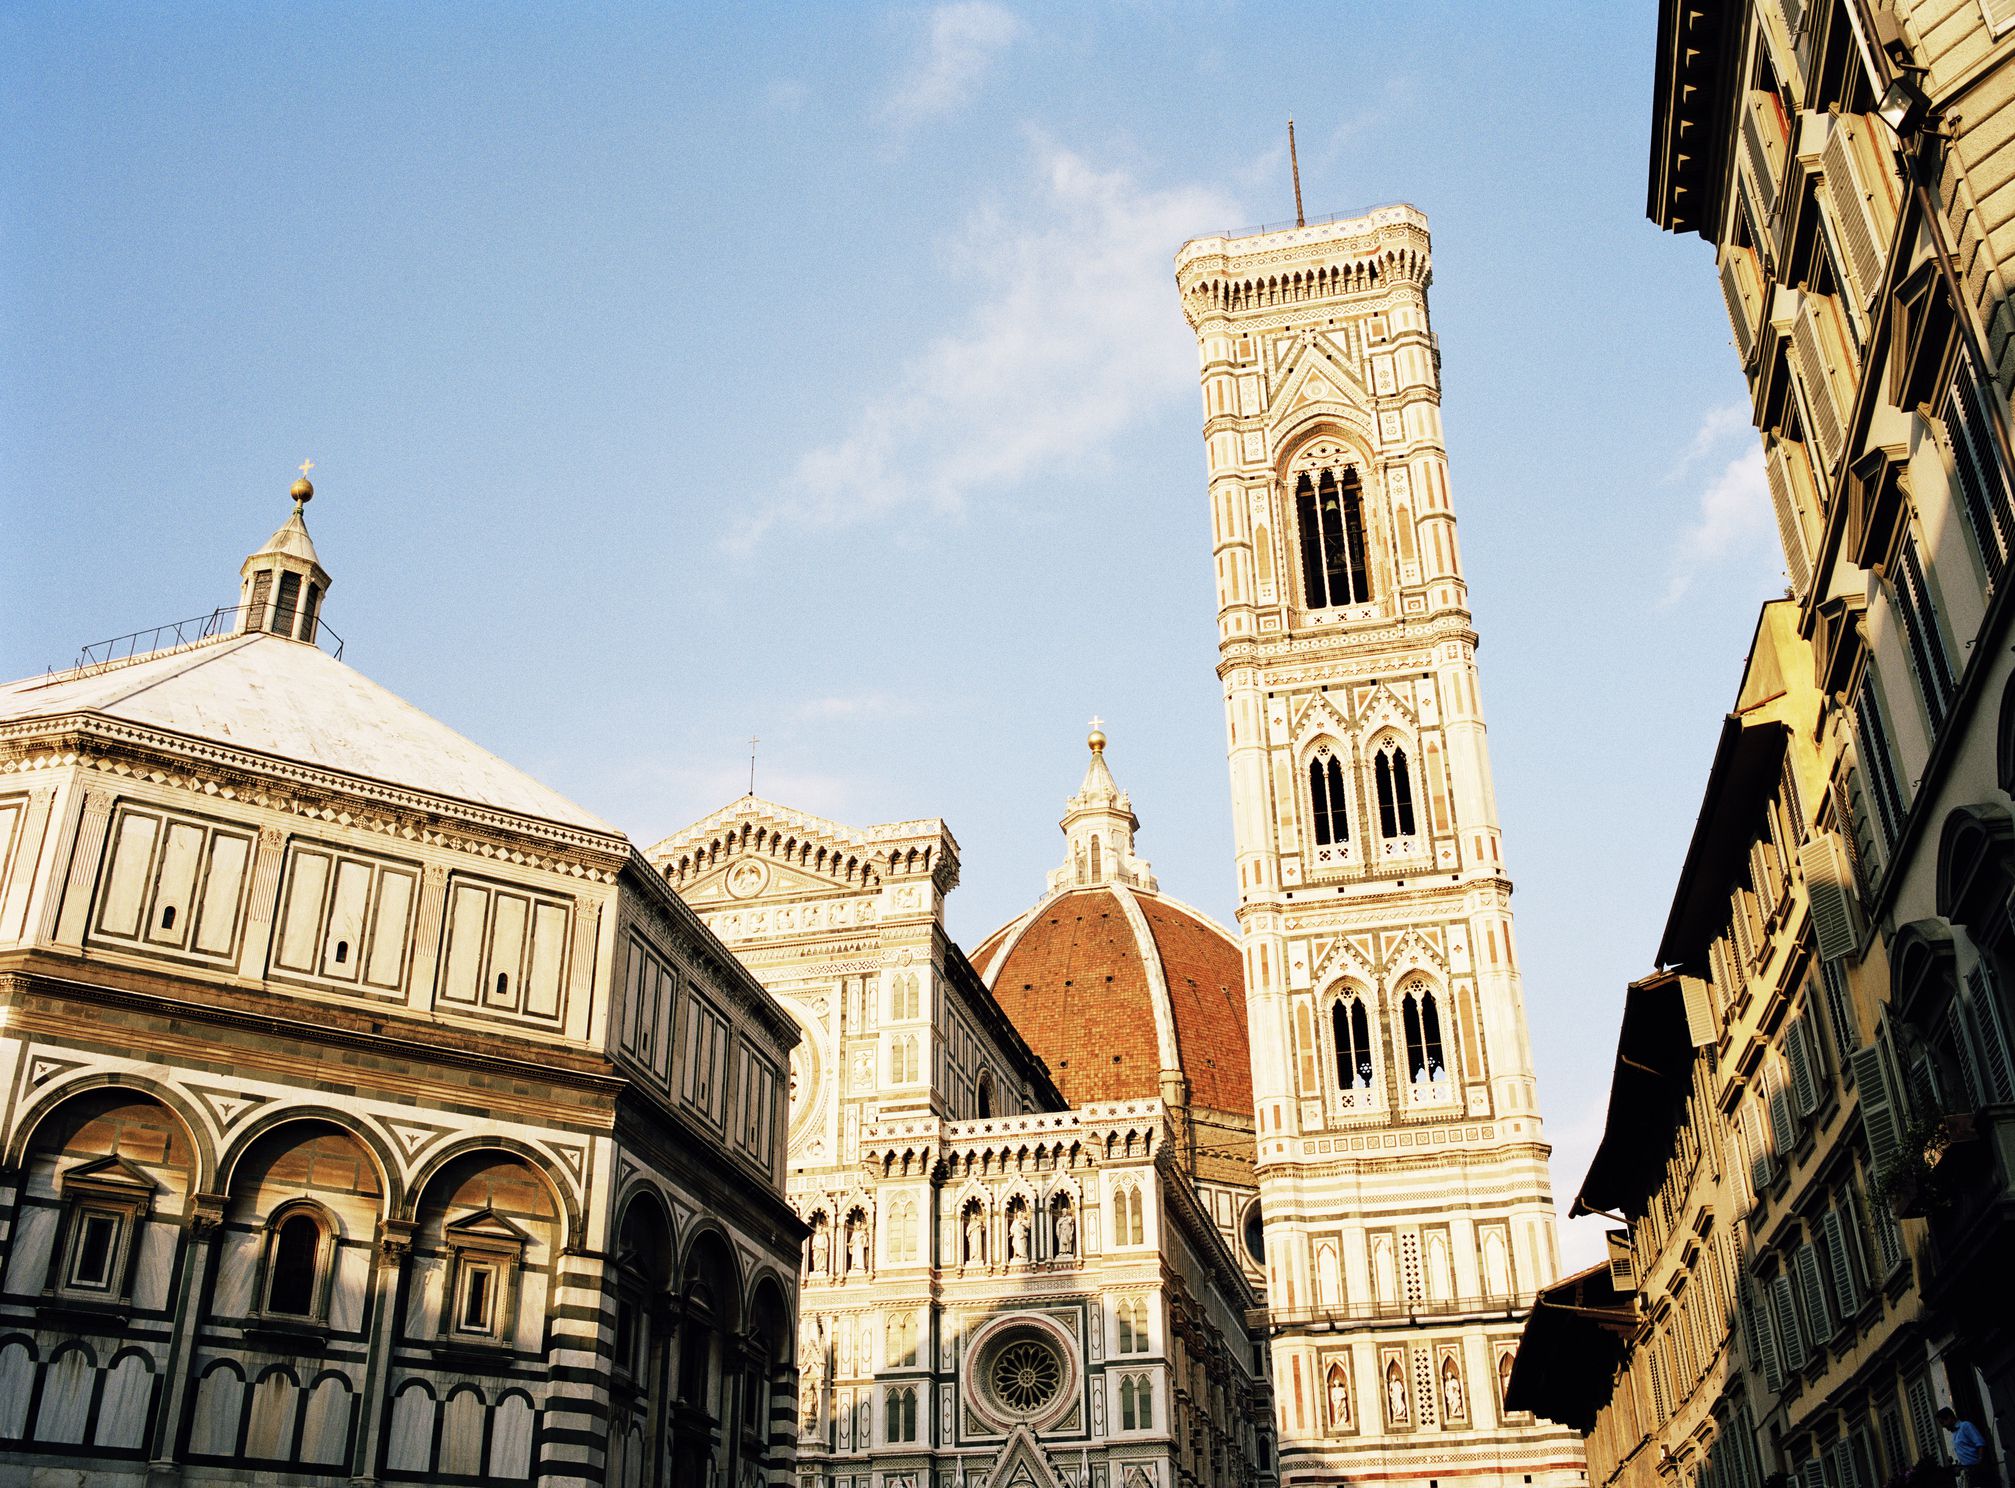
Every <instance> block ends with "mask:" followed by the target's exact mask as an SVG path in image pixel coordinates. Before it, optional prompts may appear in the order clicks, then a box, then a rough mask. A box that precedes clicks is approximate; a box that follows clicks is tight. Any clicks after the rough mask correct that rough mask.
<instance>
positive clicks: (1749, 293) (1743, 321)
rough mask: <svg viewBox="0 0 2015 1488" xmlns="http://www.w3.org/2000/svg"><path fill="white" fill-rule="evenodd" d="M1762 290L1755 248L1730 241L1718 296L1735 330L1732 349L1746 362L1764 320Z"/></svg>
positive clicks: (1761, 278)
mask: <svg viewBox="0 0 2015 1488" xmlns="http://www.w3.org/2000/svg"><path fill="white" fill-rule="evenodd" d="M1765 293H1766V291H1765V289H1764V286H1763V274H1762V272H1761V270H1759V269H1758V268H1757V267H1756V253H1755V251H1754V250H1753V249H1749V248H1737V247H1735V246H1734V245H1733V244H1731V245H1729V246H1728V247H1727V248H1725V249H1723V250H1722V256H1721V295H1722V298H1723V299H1724V300H1725V301H1726V302H1727V305H1728V323H1729V325H1730V326H1731V327H1733V329H1734V331H1735V349H1736V351H1737V352H1738V353H1740V354H1741V357H1742V360H1743V361H1745V362H1747V361H1748V360H1749V359H1750V357H1751V356H1753V355H1754V354H1755V352H1756V341H1757V335H1756V332H1757V327H1758V326H1759V325H1760V324H1761V322H1762V319H1763V306H1764V303H1765Z"/></svg>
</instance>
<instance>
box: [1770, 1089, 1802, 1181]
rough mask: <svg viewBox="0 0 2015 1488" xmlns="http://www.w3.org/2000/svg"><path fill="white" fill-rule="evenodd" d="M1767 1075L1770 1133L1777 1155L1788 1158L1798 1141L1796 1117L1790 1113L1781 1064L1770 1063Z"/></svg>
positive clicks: (1788, 1090)
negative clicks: (1774, 1141)
mask: <svg viewBox="0 0 2015 1488" xmlns="http://www.w3.org/2000/svg"><path fill="white" fill-rule="evenodd" d="M1769 1075H1770V1078H1769V1090H1770V1096H1769V1110H1770V1135H1771V1136H1772V1137H1773V1138H1774V1139H1775V1140H1776V1143H1777V1154H1778V1156H1780V1157H1784V1158H1786V1159H1787V1160H1788V1158H1789V1155H1790V1152H1791V1148H1792V1146H1793V1145H1794V1144H1795V1143H1796V1142H1797V1141H1798V1118H1797V1117H1796V1116H1795V1115H1794V1114H1793V1113H1792V1109H1791V1091H1790V1089H1789V1087H1788V1086H1787V1085H1786V1084H1785V1081H1784V1070H1783V1068H1782V1066H1781V1065H1772V1066H1771V1067H1770V1070H1769Z"/></svg>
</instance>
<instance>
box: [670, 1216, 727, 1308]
mask: <svg viewBox="0 0 2015 1488" xmlns="http://www.w3.org/2000/svg"><path fill="white" fill-rule="evenodd" d="M695 1281H704V1282H705V1283H706V1284H707V1287H708V1290H710V1291H711V1292H712V1293H713V1295H714V1317H715V1319H716V1322H717V1326H719V1327H720V1329H721V1330H722V1331H723V1332H725V1333H734V1332H737V1331H739V1330H740V1328H741V1326H742V1316H743V1314H742V1297H743V1295H744V1293H743V1289H742V1268H741V1263H740V1262H739V1261H738V1260H737V1259H736V1257H735V1245H734V1240H733V1238H732V1237H731V1236H730V1235H729V1234H728V1232H727V1231H726V1230H725V1229H724V1228H722V1226H721V1225H720V1223H719V1222H718V1221H716V1220H712V1219H702V1220H700V1221H699V1222H698V1223H696V1224H695V1225H694V1226H693V1228H692V1229H691V1230H690V1231H688V1232H687V1234H686V1238H685V1243H684V1244H683V1245H682V1246H681V1247H680V1253H679V1270H678V1276H677V1280H676V1285H677V1288H678V1290H679V1291H680V1292H681V1293H682V1294H683V1293H684V1292H685V1291H686V1290H687V1289H688V1288H689V1287H691V1285H692V1284H693V1283H694V1282H695Z"/></svg>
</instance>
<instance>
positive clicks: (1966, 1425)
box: [1938, 1405, 2001, 1488]
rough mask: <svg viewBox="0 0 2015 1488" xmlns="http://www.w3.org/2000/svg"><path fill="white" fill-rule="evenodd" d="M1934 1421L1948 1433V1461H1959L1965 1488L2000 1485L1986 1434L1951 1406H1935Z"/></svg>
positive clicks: (1991, 1487)
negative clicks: (1949, 1454)
mask: <svg viewBox="0 0 2015 1488" xmlns="http://www.w3.org/2000/svg"><path fill="white" fill-rule="evenodd" d="M1938 1424H1939V1425H1940V1426H1943V1427H1944V1428H1945V1429H1946V1430H1947V1431H1949V1432H1951V1433H1952V1460H1953V1461H1954V1462H1956V1463H1958V1464H1959V1471H1960V1476H1961V1477H1962V1478H1963V1479H1964V1481H1965V1484H1966V1488H2001V1479H2000V1478H1999V1477H1998V1476H1996V1475H1995V1472H1994V1458H1993V1455H1992V1454H1991V1453H1990V1452H1989V1451H1988V1450H1987V1433H1985V1432H1984V1431H1982V1430H1981V1429H1980V1428H1979V1427H1978V1426H1976V1425H1974V1424H1973V1423H1972V1422H1971V1421H1964V1420H1961V1419H1960V1418H1959V1413H1958V1412H1957V1411H1955V1410H1953V1409H1952V1407H1951V1406H1949V1405H1945V1406H1940V1407H1939V1408H1938Z"/></svg>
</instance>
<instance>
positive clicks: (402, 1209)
mask: <svg viewBox="0 0 2015 1488" xmlns="http://www.w3.org/2000/svg"><path fill="white" fill-rule="evenodd" d="M482 1152H495V1153H498V1154H500V1155H502V1156H504V1157H515V1158H517V1159H518V1160H519V1161H520V1162H522V1163H524V1164H525V1166H526V1167H528V1168H530V1169H531V1170H532V1171H533V1172H534V1173H537V1174H538V1175H539V1178H540V1181H541V1182H543V1183H544V1184H545V1185H546V1187H547V1189H549V1190H550V1191H551V1193H552V1196H553V1209H554V1212H556V1213H557V1214H558V1215H559V1216H560V1221H561V1234H560V1244H559V1246H558V1247H557V1248H558V1249H560V1250H572V1249H574V1248H576V1247H577V1246H579V1245H581V1244H583V1243H585V1240H586V1237H585V1236H584V1235H583V1234H582V1233H581V1208H580V1205H579V1204H577V1203H576V1202H575V1201H574V1196H573V1194H572V1193H571V1192H570V1191H569V1190H568V1189H567V1187H566V1185H565V1184H563V1183H561V1182H560V1180H559V1179H558V1178H556V1177H554V1176H553V1171H552V1158H551V1157H550V1156H548V1155H547V1154H545V1153H542V1152H540V1151H539V1149H538V1148H536V1147H534V1146H532V1145H531V1144H530V1143H527V1142H520V1141H518V1140H517V1139H516V1138H513V1137H505V1136H496V1135H489V1136H474V1137H464V1138H463V1139H462V1140H460V1141H459V1142H451V1143H449V1144H448V1145H447V1146H446V1147H443V1148H442V1149H441V1150H440V1151H439V1152H436V1153H435V1154H434V1155H433V1156H432V1157H430V1158H428V1159H427V1161H426V1162H425V1163H423V1164H421V1166H420V1169H419V1171H418V1172H416V1173H415V1174H414V1175H413V1180H412V1182H411V1183H410V1184H408V1185H407V1187H406V1192H405V1194H404V1196H403V1200H402V1202H401V1204H400V1206H399V1209H398V1210H397V1213H398V1214H399V1216H400V1218H402V1219H407V1220H411V1219H413V1218H415V1217H416V1216H417V1215H418V1213H419V1208H420V1204H421V1202H422V1200H424V1199H425V1198H426V1196H427V1186H428V1185H429V1184H431V1183H432V1182H433V1181H434V1180H435V1179H436V1178H438V1177H440V1176H441V1173H442V1170H443V1169H445V1168H446V1167H447V1166H448V1164H450V1163H452V1162H454V1161H456V1160H457V1159H459V1158H464V1157H472V1156H474V1155H476V1154H478V1153H482Z"/></svg>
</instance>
